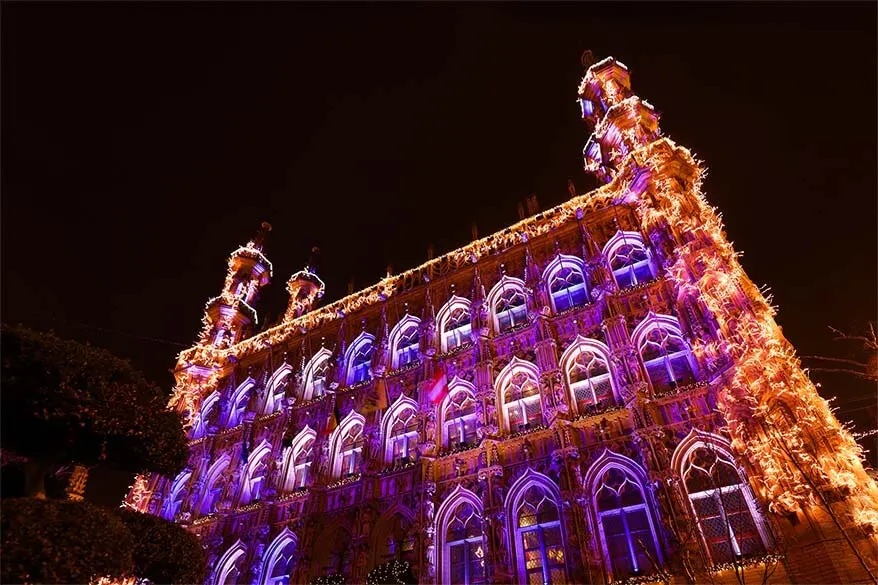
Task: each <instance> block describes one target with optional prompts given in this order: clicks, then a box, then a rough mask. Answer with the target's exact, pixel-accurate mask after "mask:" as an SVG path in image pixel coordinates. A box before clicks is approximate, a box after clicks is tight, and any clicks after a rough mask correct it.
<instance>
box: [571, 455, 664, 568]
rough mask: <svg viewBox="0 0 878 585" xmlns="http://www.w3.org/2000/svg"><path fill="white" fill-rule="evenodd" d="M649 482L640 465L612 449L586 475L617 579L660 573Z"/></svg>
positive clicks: (604, 541) (659, 551)
mask: <svg viewBox="0 0 878 585" xmlns="http://www.w3.org/2000/svg"><path fill="white" fill-rule="evenodd" d="M645 482H646V473H645V472H644V471H643V469H642V468H641V467H640V466H639V465H637V464H636V463H634V461H632V460H630V459H628V458H627V457H622V456H621V455H616V454H615V453H610V452H609V451H605V452H604V454H603V455H601V457H600V458H598V460H597V461H596V462H595V464H594V465H593V466H592V468H591V470H589V472H588V474H587V476H586V484H587V485H588V486H589V489H590V494H591V496H592V497H593V498H594V500H593V501H594V510H595V515H596V521H597V524H598V532H599V534H600V537H601V543H602V545H603V550H604V556H605V558H606V559H607V561H608V564H609V567H610V571H611V573H612V580H613V581H622V580H625V579H628V578H630V577H636V576H640V575H646V574H650V573H653V572H656V571H657V570H658V569H659V566H657V565H658V564H659V563H661V549H660V547H659V545H658V538H657V536H656V531H655V521H654V519H653V514H652V508H651V502H650V500H649V494H648V492H646V491H645V490H644V487H643V486H644V485H645Z"/></svg>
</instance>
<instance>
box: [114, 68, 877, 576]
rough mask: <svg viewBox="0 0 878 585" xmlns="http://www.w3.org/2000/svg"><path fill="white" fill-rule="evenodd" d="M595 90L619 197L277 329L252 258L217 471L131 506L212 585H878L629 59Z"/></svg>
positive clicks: (186, 382) (211, 343)
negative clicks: (177, 530) (190, 554)
mask: <svg viewBox="0 0 878 585" xmlns="http://www.w3.org/2000/svg"><path fill="white" fill-rule="evenodd" d="M586 64H587V65H589V66H588V68H587V71H586V73H585V76H584V78H583V79H582V82H581V84H580V85H579V88H578V97H579V100H580V103H581V105H582V118H583V120H584V121H585V122H586V123H587V125H588V127H589V129H590V130H591V131H592V133H591V135H590V137H589V138H588V139H587V141H586V143H585V148H584V151H583V154H584V164H585V168H586V170H587V171H588V172H591V173H594V174H595V175H596V176H597V177H598V178H599V179H600V181H601V184H602V186H601V187H599V188H597V189H595V190H593V191H591V192H589V193H585V194H579V193H576V192H573V193H572V194H571V198H570V199H569V200H568V201H567V202H565V203H563V204H561V205H559V206H557V207H555V208H552V209H549V210H547V211H544V212H542V213H538V214H534V215H532V216H530V217H526V218H525V219H523V220H522V221H520V222H518V223H516V224H514V225H511V226H509V227H508V228H506V229H505V230H503V231H501V232H498V233H495V234H493V235H490V236H488V237H486V238H482V239H478V240H475V241H473V242H471V243H469V244H468V245H466V246H464V247H462V248H460V249H458V250H454V251H453V252H450V253H448V254H446V255H444V256H441V257H438V258H435V259H432V260H430V261H428V262H427V263H425V264H423V265H422V266H419V267H417V268H415V269H412V270H409V271H408V272H404V273H402V274H396V275H388V276H387V277H386V278H384V279H382V280H381V281H380V282H378V283H377V284H375V285H373V286H371V287H369V288H366V289H364V290H361V291H359V292H355V293H353V294H350V295H349V296H347V297H345V298H342V299H340V300H338V301H335V302H331V303H319V302H318V301H319V300H320V298H321V296H322V295H323V290H324V285H323V282H322V281H321V279H320V277H319V275H318V274H317V273H316V270H314V269H313V267H311V266H309V267H307V268H305V269H304V270H302V271H300V272H297V273H295V274H293V275H292V277H291V278H290V279H289V281H288V289H289V293H290V299H289V307H288V310H287V312H286V315H285V317H284V318H283V320H282V321H281V322H280V323H279V324H277V325H276V326H274V327H272V328H269V329H266V330H264V331H263V332H261V333H258V334H254V330H255V323H256V309H255V307H256V302H257V297H258V296H259V290H260V288H261V287H262V286H264V285H265V284H266V283H268V282H269V279H270V278H271V277H272V266H271V263H270V262H269V260H268V258H267V256H266V249H265V235H266V232H267V231H268V229H270V226H268V225H267V224H265V225H263V229H262V230H261V231H260V233H259V234H258V235H257V236H256V237H255V238H254V239H253V240H252V241H250V242H248V243H247V244H246V245H244V246H242V247H240V248H238V249H237V250H235V251H234V252H233V253H232V255H231V257H230V258H229V262H228V273H227V276H226V279H225V284H224V286H223V288H222V291H221V292H220V294H219V296H217V297H215V298H213V299H211V300H210V301H208V303H207V306H206V309H205V315H204V319H203V323H204V328H203V331H202V333H201V335H200V338H199V340H198V342H197V343H196V344H195V345H194V346H193V347H192V348H191V349H188V350H186V351H184V352H182V353H181V355H180V357H179V361H178V363H177V367H176V370H175V376H176V380H177V386H176V388H175V392H174V395H173V398H172V400H171V404H170V407H171V408H173V409H176V410H177V411H179V412H180V413H181V414H182V415H183V416H184V419H185V421H186V424H187V432H188V436H189V439H190V449H191V455H190V459H189V463H188V466H187V467H186V469H185V470H184V471H183V472H182V473H180V475H178V476H177V477H161V476H158V475H151V476H147V475H144V476H139V477H138V478H137V480H136V481H135V484H134V486H132V489H131V491H130V493H129V495H128V497H127V500H126V505H128V506H130V507H132V508H135V509H138V510H141V511H144V512H148V513H152V514H157V515H161V516H163V517H165V518H169V519H173V520H176V521H177V522H179V523H181V524H182V525H184V526H186V527H187V528H188V529H189V530H191V531H192V532H193V533H195V534H196V535H197V536H198V537H199V539H200V540H201V542H202V544H203V546H204V550H205V554H206V555H207V558H208V568H209V577H208V583H209V584H210V585H233V584H248V585H249V584H252V585H263V584H264V585H269V584H270V585H280V584H284V585H285V584H287V583H312V582H316V583H396V582H400V583H402V582H418V583H425V584H452V583H453V584H470V585H474V584H478V583H528V584H543V583H590V584H591V583H594V584H607V583H646V582H650V583H659V582H661V583H741V584H744V583H849V582H856V583H873V582H876V581H875V575H876V574H878V487H876V485H875V482H874V481H873V480H872V479H871V478H870V477H869V476H868V475H867V473H866V472H865V471H864V468H863V465H862V462H861V457H860V455H861V454H860V449H859V447H858V446H857V444H856V442H855V441H854V439H853V438H852V437H851V435H850V434H849V433H848V432H847V431H846V430H845V429H844V428H842V426H841V425H840V424H839V422H838V421H837V420H836V418H835V417H834V416H833V414H832V413H831V412H830V410H829V408H828V406H827V404H826V402H825V401H824V400H823V399H821V398H820V397H819V395H818V394H817V392H816V390H815V387H814V385H813V384H812V382H811V381H810V380H809V379H808V377H807V375H806V374H805V373H804V372H803V370H802V368H801V366H800V363H799V360H798V359H797V358H796V356H795V352H794V350H793V348H792V346H791V345H790V343H789V342H788V341H787V340H786V339H785V338H784V336H783V335H782V333H781V330H780V328H779V327H778V326H777V324H776V323H775V321H774V319H773V315H774V309H773V308H772V307H771V306H770V305H769V303H768V302H767V300H766V299H765V298H764V297H763V295H762V294H761V292H760V290H759V289H758V288H757V287H756V286H755V285H754V284H753V282H752V281H751V280H750V279H749V278H748V277H747V275H746V274H745V273H744V270H743V269H742V267H741V265H740V263H739V261H738V257H737V254H736V252H735V251H734V250H733V249H732V246H731V245H730V243H729V242H728V241H727V239H726V237H725V234H724V233H723V228H722V224H721V222H720V219H719V217H718V215H717V213H716V211H715V210H714V209H713V208H712V207H710V206H709V205H708V204H707V202H706V200H705V198H704V195H703V193H702V192H701V179H702V175H703V169H702V167H701V166H700V164H699V162H698V161H696V160H695V159H694V158H693V156H692V155H691V154H690V152H689V151H688V150H686V149H685V148H683V147H681V146H678V145H676V144H675V143H674V142H672V141H671V140H670V139H668V138H667V137H665V136H664V135H663V133H662V131H661V130H660V128H659V115H658V113H657V111H656V110H655V109H654V108H653V106H651V105H650V104H649V103H647V102H646V101H645V100H642V99H641V98H639V97H638V96H636V95H634V94H633V93H632V90H631V84H630V77H629V71H628V69H627V67H626V66H625V65H623V64H622V63H620V62H619V61H617V60H615V59H613V58H607V59H604V60H602V61H599V62H594V61H593V60H590V61H589V62H586Z"/></svg>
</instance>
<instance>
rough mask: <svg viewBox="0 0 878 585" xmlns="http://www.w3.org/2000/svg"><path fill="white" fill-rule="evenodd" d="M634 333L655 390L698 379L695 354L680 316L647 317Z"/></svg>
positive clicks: (675, 386) (658, 390) (669, 388)
mask: <svg viewBox="0 0 878 585" xmlns="http://www.w3.org/2000/svg"><path fill="white" fill-rule="evenodd" d="M634 337H635V340H636V342H637V347H638V349H639V350H640V357H641V358H642V359H643V365H644V366H645V367H646V373H647V375H648V376H649V380H650V382H651V383H652V387H653V390H655V391H656V392H663V391H668V390H673V389H674V388H677V387H679V386H685V385H686V384H692V383H693V382H695V369H696V365H695V357H694V356H693V355H692V350H691V349H690V348H689V344H688V343H687V342H686V340H685V339H683V334H682V333H681V332H680V327H679V325H678V323H677V320H676V319H674V318H673V317H667V316H664V315H653V316H651V317H647V319H646V320H645V321H644V322H643V323H642V324H641V325H639V326H638V327H637V329H636V330H635V334H634Z"/></svg>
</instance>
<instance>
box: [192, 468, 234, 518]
mask: <svg viewBox="0 0 878 585" xmlns="http://www.w3.org/2000/svg"><path fill="white" fill-rule="evenodd" d="M229 462H230V458H229V456H228V455H224V456H222V457H220V458H219V459H218V460H217V461H216V462H214V464H213V465H211V466H210V469H209V470H208V472H207V480H206V481H205V482H204V491H203V492H202V493H201V500H200V502H201V503H200V505H199V506H198V511H199V513H200V514H202V515H206V514H212V513H213V512H215V511H216V505H217V502H218V501H219V498H220V495H221V494H222V491H223V485H222V482H221V481H220V480H221V479H222V475H223V473H224V472H225V470H226V468H227V467H228V466H229Z"/></svg>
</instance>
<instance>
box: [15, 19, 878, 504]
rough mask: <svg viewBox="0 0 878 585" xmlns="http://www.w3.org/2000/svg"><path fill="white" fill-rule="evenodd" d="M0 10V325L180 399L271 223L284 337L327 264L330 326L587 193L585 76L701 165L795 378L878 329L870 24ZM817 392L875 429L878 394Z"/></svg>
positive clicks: (830, 385) (270, 316) (831, 379)
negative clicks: (180, 359) (179, 390)
mask: <svg viewBox="0 0 878 585" xmlns="http://www.w3.org/2000/svg"><path fill="white" fill-rule="evenodd" d="M3 8H4V10H3V19H2V36H3V39H2V42H3V45H2V263H3V274H2V319H3V321H4V322H6V323H17V322H23V323H25V324H28V325H31V326H34V327H37V328H53V329H54V330H55V331H56V332H58V333H59V334H61V335H63V336H66V337H71V338H75V339H79V340H83V341H89V342H91V343H93V344H96V345H100V346H103V347H107V348H108V349H110V350H112V351H114V352H115V353H117V354H119V355H121V356H123V357H128V358H130V359H131V360H132V361H133V362H134V363H135V365H137V366H138V367H139V368H141V369H143V370H144V371H145V372H146V373H147V374H148V375H149V376H150V377H151V378H152V379H154V380H155V381H156V382H158V383H160V384H161V385H162V386H163V387H166V388H168V390H170V388H171V386H172V384H173V379H172V376H171V375H170V373H169V368H171V367H173V365H174V362H175V356H176V354H177V353H178V352H179V351H180V350H181V349H183V348H184V347H186V346H188V345H190V344H191V343H192V342H193V341H194V339H195V336H196V333H197V332H198V330H199V327H200V319H201V315H202V308H203V306H204V302H205V301H206V300H207V299H208V298H209V297H211V296H214V295H216V294H217V293H218V292H219V290H220V286H221V284H222V281H223V277H224V275H225V263H226V258H227V256H228V254H229V252H231V251H232V250H233V249H234V248H236V247H237V246H238V245H239V244H242V243H244V242H246V241H247V240H248V239H249V238H250V237H251V236H252V235H253V233H254V232H255V229H256V228H257V227H258V225H259V222H260V221H262V220H268V221H270V222H271V223H272V224H273V226H274V231H273V232H272V234H271V237H270V239H269V243H268V247H267V255H268V257H269V258H270V259H271V260H272V262H273V263H274V266H275V280H274V282H273V283H272V285H271V286H269V287H268V288H267V289H265V294H264V295H263V300H262V302H261V303H260V305H259V310H260V314H261V316H264V317H265V321H266V322H274V321H275V320H276V319H277V317H278V316H279V315H282V314H283V311H284V309H285V307H286V293H285V290H284V283H285V281H286V279H287V278H288V277H289V275H290V274H292V273H293V272H294V271H296V270H298V269H300V268H301V267H302V266H303V265H304V263H305V262H306V261H307V259H308V252H309V249H310V248H311V246H313V245H315V244H317V245H319V246H320V248H321V249H322V259H321V271H320V272H321V275H322V276H323V277H324V280H326V282H327V297H326V298H327V299H328V300H332V299H335V298H338V297H340V296H342V295H343V294H344V293H345V292H346V290H347V285H348V282H349V281H350V280H351V279H352V278H353V279H354V281H355V283H356V286H357V288H360V287H363V286H366V285H369V284H372V283H374V282H375V281H377V280H378V279H379V278H381V277H382V276H383V275H384V273H385V270H386V267H387V265H388V264H391V265H393V267H394V269H395V270H396V271H399V270H403V269H406V268H409V267H412V266H415V265H418V264H420V263H421V262H423V261H424V260H425V259H426V251H427V248H428V246H429V245H430V244H433V245H434V246H435V250H436V253H437V255H438V254H441V253H444V252H446V251H449V250H451V249H453V248H455V247H458V246H460V245H462V244H465V243H466V242H467V241H469V239H470V234H471V225H472V224H473V223H476V224H477V225H478V230H479V233H480V235H487V234H489V233H491V232H493V231H496V230H499V229H503V228H504V227H506V226H507V225H508V224H509V223H511V222H513V221H515V220H517V218H518V215H517V205H518V202H519V201H523V200H524V198H525V197H526V196H527V195H528V194H530V193H536V194H537V196H538V198H539V201H540V204H541V206H542V207H543V208H547V207H550V206H552V205H556V204H558V203H560V202H562V201H564V200H565V199H566V198H567V196H568V195H567V180H568V179H573V180H574V181H575V183H576V185H577V187H578V188H579V189H580V191H584V190H585V189H587V188H590V187H591V186H593V185H594V183H593V181H592V180H591V179H590V178H589V177H587V176H586V175H585V174H584V172H583V170H582V161H581V151H582V147H583V145H584V143H585V140H586V139H587V137H588V130H587V127H586V126H585V125H584V124H583V123H582V122H581V120H580V118H579V109H578V105H577V103H576V102H575V98H576V87H577V84H578V82H579V80H580V78H581V77H582V74H583V70H582V68H581V65H580V54H581V53H582V51H583V50H584V49H591V50H592V51H594V53H595V54H596V55H597V56H598V57H604V56H608V55H613V56H615V57H617V58H618V59H619V60H621V61H622V62H624V63H625V64H626V65H627V66H628V67H629V68H630V70H631V72H632V85H633V89H634V91H635V92H636V93H637V94H638V95H640V96H641V97H642V98H644V99H646V100H648V101H649V102H650V103H651V104H653V105H654V106H655V107H656V108H657V110H658V111H659V112H661V114H662V128H663V130H664V132H665V134H666V135H669V136H670V137H671V138H673V139H674V140H675V141H677V142H678V143H680V144H682V145H684V146H687V147H689V148H690V149H692V150H693V151H694V152H695V153H696V155H697V156H698V157H699V158H700V159H702V160H704V161H705V162H706V164H707V166H708V167H709V169H710V171H709V176H708V179H707V181H706V185H705V188H706V192H707V195H708V199H709V201H710V202H711V203H712V204H713V205H715V206H717V207H718V208H719V209H720V210H721V211H722V212H723V216H724V219H725V222H726V224H727V228H728V234H729V237H730V238H731V239H732V240H733V241H734V243H735V246H736V248H737V249H738V250H739V251H743V252H744V253H745V254H744V257H743V264H744V267H745V269H746V270H747V271H748V273H749V274H750V276H751V278H752V279H753V280H754V281H755V282H756V283H757V284H760V285H763V284H764V285H768V286H769V287H770V288H771V291H772V293H773V295H774V302H775V304H777V305H778V306H779V307H780V313H779V315H778V321H779V322H780V324H781V325H782V326H783V327H784V332H785V334H786V335H787V336H788V337H789V339H790V340H791V341H792V342H793V344H795V345H796V346H797V348H798V349H799V352H800V354H801V355H813V354H822V355H832V356H837V357H849V356H852V355H853V354H852V353H851V350H852V349H853V347H852V346H848V345H845V344H844V343H843V342H842V343H840V342H834V341H832V337H833V335H832V333H831V332H830V331H829V329H828V326H830V325H832V326H835V327H837V328H840V329H844V330H850V331H857V332H859V331H862V330H863V329H864V328H865V327H866V324H867V322H868V321H875V320H876V313H878V309H876V293H878V269H876V267H878V253H876V250H878V246H876V240H878V238H876V234H878V229H876V225H878V223H876V218H878V192H876V191H878V190H876V184H878V182H876V159H878V152H876V126H878V120H876V110H878V104H876V70H878V63H876V55H878V46H876V24H875V23H876V17H878V14H876V12H878V10H876V4H875V3H864V4H859V5H851V4H848V5H843V4H825V5H821V4H817V3H807V4H793V3H780V4H777V5H767V4H757V3H746V4H739V5H720V4H705V5H698V4H694V3H685V4H679V5H667V4H661V5H660V4H609V5H600V4H593V3H582V4H573V5H570V4H568V5H551V4H539V5H536V4H515V5H508V4H504V5H500V4H482V5H468V4H430V5H413V4H375V5H365V4H354V5H343V4H320V5H317V4H250V5H236V4H229V3H224V4H208V3H200V4H192V5H180V4H169V3H157V4H152V5H147V4H140V5H138V4H133V3H125V4H109V3H101V4H74V3H64V4H57V5H53V4H49V3H42V2H33V3H9V2H6V3H4V5H3ZM814 378H815V379H819V380H822V381H823V382H824V387H823V392H824V394H825V395H827V396H831V395H836V394H837V395H839V400H840V402H843V404H842V411H843V412H842V416H841V417H842V418H849V419H855V420H856V422H857V424H858V426H859V427H860V428H866V427H869V426H872V427H874V426H875V420H874V418H875V416H876V408H875V387H874V385H869V384H864V383H862V382H857V381H856V380H854V379H853V378H851V377H846V376H826V375H824V376H822V377H821V376H820V375H819V374H814ZM120 495H121V494H120ZM120 495H114V496H113V497H115V498H116V499H117V501H118V497H120Z"/></svg>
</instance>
